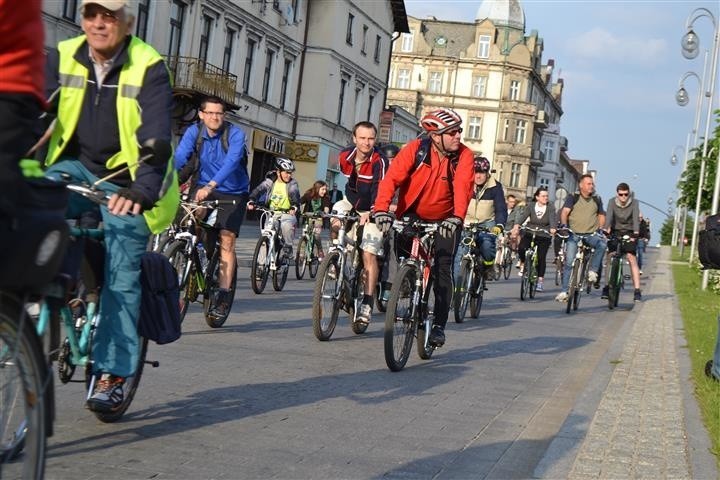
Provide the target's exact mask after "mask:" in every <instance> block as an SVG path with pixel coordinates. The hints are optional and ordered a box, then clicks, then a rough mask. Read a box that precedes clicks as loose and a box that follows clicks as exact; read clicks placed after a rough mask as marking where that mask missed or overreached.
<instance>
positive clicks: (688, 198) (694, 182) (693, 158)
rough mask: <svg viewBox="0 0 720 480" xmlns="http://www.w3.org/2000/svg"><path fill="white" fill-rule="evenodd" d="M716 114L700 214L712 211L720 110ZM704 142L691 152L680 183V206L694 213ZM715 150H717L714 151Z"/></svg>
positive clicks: (719, 145)
mask: <svg viewBox="0 0 720 480" xmlns="http://www.w3.org/2000/svg"><path fill="white" fill-rule="evenodd" d="M715 114H716V115H718V116H717V117H716V119H715V122H716V124H717V125H716V126H715V132H714V135H713V138H711V139H710V141H709V142H708V154H709V157H707V158H705V179H704V181H703V189H702V194H701V197H700V212H707V211H710V210H711V209H712V197H713V187H714V182H715V172H716V170H717V159H718V151H720V115H719V114H720V110H717V111H715ZM703 142H704V139H701V143H700V145H698V146H696V147H695V148H693V149H691V150H690V158H688V162H687V166H686V169H685V172H684V173H683V175H682V176H681V177H680V181H679V182H678V189H679V190H680V198H679V199H678V202H677V203H678V205H687V206H688V208H690V209H691V210H693V211H694V210H695V202H696V201H697V187H698V180H699V178H700V164H701V162H702V160H703V157H702V150H703ZM713 148H714V149H715V150H713Z"/></svg>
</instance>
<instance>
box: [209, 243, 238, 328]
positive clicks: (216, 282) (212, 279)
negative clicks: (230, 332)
mask: <svg viewBox="0 0 720 480" xmlns="http://www.w3.org/2000/svg"><path fill="white" fill-rule="evenodd" d="M208 269H209V271H210V272H211V274H210V275H208V277H207V280H206V283H207V285H206V292H207V294H206V295H205V298H204V299H203V313H204V314H205V323H207V324H208V326H209V327H212V328H220V327H222V326H223V325H224V324H225V322H226V321H227V319H228V317H229V316H230V311H231V310H232V304H233V301H234V300H235V289H236V288H237V256H236V257H235V268H234V269H233V272H232V273H231V274H230V275H231V276H232V277H231V278H230V289H229V292H228V293H227V297H226V298H225V299H224V300H225V301H226V302H227V304H228V308H227V310H225V313H224V314H223V315H220V314H219V313H218V312H217V309H216V307H217V303H218V298H219V295H220V252H219V249H215V252H214V253H213V258H212V260H211V261H210V264H209V265H208Z"/></svg>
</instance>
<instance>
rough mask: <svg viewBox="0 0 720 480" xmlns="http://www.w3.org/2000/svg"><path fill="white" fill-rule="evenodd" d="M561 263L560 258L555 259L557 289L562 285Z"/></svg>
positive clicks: (562, 266)
mask: <svg viewBox="0 0 720 480" xmlns="http://www.w3.org/2000/svg"><path fill="white" fill-rule="evenodd" d="M563 268H564V265H563V261H562V258H560V257H559V256H558V257H555V286H556V287H559V286H560V285H562V274H563Z"/></svg>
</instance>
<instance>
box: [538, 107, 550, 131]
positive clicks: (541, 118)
mask: <svg viewBox="0 0 720 480" xmlns="http://www.w3.org/2000/svg"><path fill="white" fill-rule="evenodd" d="M535 125H536V126H537V127H538V128H545V127H547V125H548V123H547V115H545V110H538V111H537V115H536V116H535Z"/></svg>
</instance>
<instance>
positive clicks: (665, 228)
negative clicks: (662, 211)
mask: <svg viewBox="0 0 720 480" xmlns="http://www.w3.org/2000/svg"><path fill="white" fill-rule="evenodd" d="M674 221H675V220H674V219H673V218H672V217H666V218H665V221H664V222H663V224H662V226H661V227H660V245H670V243H671V242H672V232H673V224H674ZM693 222H694V219H693V217H691V216H690V215H688V218H687V221H686V222H685V237H687V238H688V239H689V238H691V237H692V229H693V225H694V223H693ZM680 241H681V242H682V236H681V237H680Z"/></svg>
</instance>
